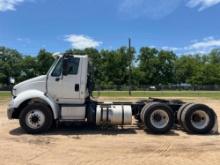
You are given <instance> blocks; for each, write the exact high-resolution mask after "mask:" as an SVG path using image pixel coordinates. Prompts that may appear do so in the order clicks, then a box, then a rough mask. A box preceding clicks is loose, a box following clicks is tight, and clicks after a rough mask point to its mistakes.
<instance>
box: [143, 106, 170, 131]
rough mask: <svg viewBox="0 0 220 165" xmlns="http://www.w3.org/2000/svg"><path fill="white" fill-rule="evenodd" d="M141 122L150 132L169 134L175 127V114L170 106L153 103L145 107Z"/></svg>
mask: <svg viewBox="0 0 220 165" xmlns="http://www.w3.org/2000/svg"><path fill="white" fill-rule="evenodd" d="M141 120H142V121H143V123H144V126H145V128H146V129H147V130H149V131H150V132H152V133H155V134H164V133H167V132H169V131H170V130H171V129H172V127H173V124H174V113H173V111H172V109H171V108H170V107H169V106H168V105H166V104H164V103H158V102H152V103H148V104H146V106H144V107H143V109H142V111H141Z"/></svg>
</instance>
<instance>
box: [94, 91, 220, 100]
mask: <svg viewBox="0 0 220 165" xmlns="http://www.w3.org/2000/svg"><path fill="white" fill-rule="evenodd" d="M94 96H100V97H129V93H128V91H101V92H94ZM131 97H207V98H212V99H220V91H133V92H132V95H131Z"/></svg>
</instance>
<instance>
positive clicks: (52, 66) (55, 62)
mask: <svg viewBox="0 0 220 165" xmlns="http://www.w3.org/2000/svg"><path fill="white" fill-rule="evenodd" d="M59 59H60V58H56V60H55V61H54V63H53V64H52V65H51V67H50V69H49V70H48V72H47V75H48V74H49V73H50V72H51V70H52V69H53V68H54V67H55V65H56V64H57V62H58V61H59Z"/></svg>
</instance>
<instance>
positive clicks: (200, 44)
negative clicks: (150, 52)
mask: <svg viewBox="0 0 220 165" xmlns="http://www.w3.org/2000/svg"><path fill="white" fill-rule="evenodd" d="M154 47H155V48H159V49H163V50H168V51H173V52H175V53H177V54H204V53H209V52H211V51H212V50H213V49H215V48H220V39H215V38H214V37H212V36H210V37H206V38H204V39H202V40H200V41H199V40H193V41H191V43H190V44H189V45H187V46H184V47H171V46H170V47H169V46H162V47H156V46H154Z"/></svg>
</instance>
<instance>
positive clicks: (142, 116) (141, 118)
mask: <svg viewBox="0 0 220 165" xmlns="http://www.w3.org/2000/svg"><path fill="white" fill-rule="evenodd" d="M154 104H159V102H150V103H147V104H146V105H145V106H144V107H143V108H142V110H141V114H140V121H142V122H144V114H145V111H146V110H147V109H148V107H149V106H151V105H154Z"/></svg>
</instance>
